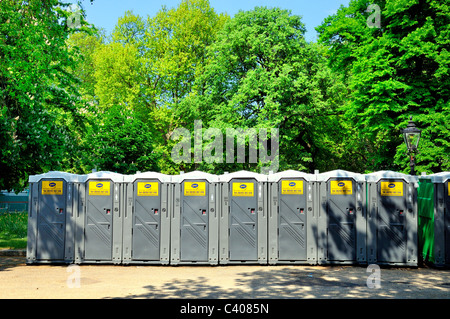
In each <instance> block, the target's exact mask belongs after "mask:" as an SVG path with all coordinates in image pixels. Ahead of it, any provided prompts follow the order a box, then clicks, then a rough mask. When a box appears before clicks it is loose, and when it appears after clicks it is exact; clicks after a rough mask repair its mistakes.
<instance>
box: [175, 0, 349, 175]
mask: <svg viewBox="0 0 450 319" xmlns="http://www.w3.org/2000/svg"><path fill="white" fill-rule="evenodd" d="M304 33H305V27H304V24H303V23H302V21H301V18H300V17H299V16H296V15H292V14H291V13H290V12H289V11H288V10H282V9H279V8H274V9H268V8H265V7H257V8H255V9H254V10H251V11H247V12H244V11H240V12H239V13H238V14H236V15H235V17H234V18H233V19H231V20H230V21H228V22H227V23H226V24H225V26H224V28H223V29H222V31H221V32H219V34H218V37H217V41H216V42H215V43H213V44H212V45H211V46H210V48H209V55H208V59H209V63H208V65H207V66H206V67H205V72H204V74H203V75H202V76H201V77H199V78H198V80H197V82H196V86H195V88H196V90H195V92H194V93H193V94H191V95H190V96H189V97H188V98H186V99H185V101H184V103H183V107H182V108H180V109H179V112H180V115H179V117H180V118H182V119H183V122H182V123H183V125H185V127H188V128H190V129H191V130H192V123H193V120H195V119H201V120H203V124H204V126H205V128H207V127H217V128H220V129H221V130H222V132H223V133H225V129H226V128H227V127H232V128H242V129H245V130H246V129H250V128H253V129H256V130H259V129H260V128H265V129H271V128H277V129H279V136H280V141H279V153H280V166H279V168H280V169H289V168H292V169H300V170H306V171H313V170H314V169H325V168H327V167H330V166H333V164H335V162H336V161H339V160H340V155H339V143H340V142H339V139H340V136H339V131H340V128H339V125H340V123H339V121H338V119H339V114H338V113H337V112H336V108H335V105H336V104H340V103H342V101H341V97H342V94H343V93H342V91H343V89H344V88H343V86H342V85H340V82H339V81H338V79H337V78H336V76H334V74H333V73H332V72H331V71H330V69H329V68H328V67H327V64H326V58H325V56H324V53H325V51H324V50H323V48H322V47H321V46H319V45H317V44H314V43H307V42H306V41H305V39H304ZM330 150H334V151H336V150H337V152H331V151H330ZM247 163H248V161H247ZM261 165H262V163H257V164H247V165H244V166H242V165H238V164H232V165H225V167H224V168H223V169H224V170H228V171H231V170H234V169H238V168H246V169H252V170H257V169H260V167H261ZM211 169H212V168H211Z"/></svg>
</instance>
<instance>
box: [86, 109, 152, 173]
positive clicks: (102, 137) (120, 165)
mask: <svg viewBox="0 0 450 319" xmlns="http://www.w3.org/2000/svg"><path fill="white" fill-rule="evenodd" d="M152 140H153V136H152V132H151V131H150V130H149V127H148V126H147V125H145V124H144V123H143V122H142V121H140V120H139V119H138V118H136V117H135V115H134V112H133V111H132V110H129V109H127V108H124V107H123V106H121V105H113V106H111V107H110V108H108V109H107V110H103V111H100V112H99V113H98V114H97V122H96V123H95V125H92V126H90V127H89V128H88V131H87V137H86V138H85V139H84V140H83V142H82V145H81V148H82V150H83V153H82V154H83V157H82V159H81V162H82V166H83V167H84V168H85V169H86V170H91V169H93V168H95V169H97V170H104V171H112V172H118V173H122V174H134V173H136V171H156V170H158V169H157V164H156V161H157V155H156V153H155V152H153V147H152V144H151V141H152Z"/></svg>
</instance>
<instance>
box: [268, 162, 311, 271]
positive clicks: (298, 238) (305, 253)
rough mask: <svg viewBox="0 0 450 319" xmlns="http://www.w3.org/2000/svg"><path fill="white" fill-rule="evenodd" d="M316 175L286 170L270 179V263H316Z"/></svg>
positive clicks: (270, 176)
mask: <svg viewBox="0 0 450 319" xmlns="http://www.w3.org/2000/svg"><path fill="white" fill-rule="evenodd" d="M315 187H316V186H315V175H312V174H305V173H302V172H298V171H293V170H289V171H284V172H279V173H276V174H270V175H269V176H268V194H269V197H268V201H269V218H268V238H269V260H268V262H269V264H279V263H296V264H310V265H314V264H316V263H317V236H316V234H317V212H316V211H315V207H314V202H315V200H314V197H315Z"/></svg>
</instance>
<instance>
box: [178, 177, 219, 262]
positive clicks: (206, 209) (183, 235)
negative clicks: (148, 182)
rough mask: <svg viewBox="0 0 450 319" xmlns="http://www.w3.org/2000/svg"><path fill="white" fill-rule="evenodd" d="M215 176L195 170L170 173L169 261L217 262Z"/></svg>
mask: <svg viewBox="0 0 450 319" xmlns="http://www.w3.org/2000/svg"><path fill="white" fill-rule="evenodd" d="M217 183H218V177H217V176H216V175H213V174H208V173H204V172H199V171H194V172H189V173H185V174H180V175H177V176H173V177H172V184H173V185H172V187H173V188H174V190H173V211H172V220H171V240H170V247H171V253H170V264H171V265H178V264H212V265H214V264H218V260H219V256H218V250H219V224H218V222H219V218H218V212H217V211H218V209H217V204H218V201H217V186H218V185H217Z"/></svg>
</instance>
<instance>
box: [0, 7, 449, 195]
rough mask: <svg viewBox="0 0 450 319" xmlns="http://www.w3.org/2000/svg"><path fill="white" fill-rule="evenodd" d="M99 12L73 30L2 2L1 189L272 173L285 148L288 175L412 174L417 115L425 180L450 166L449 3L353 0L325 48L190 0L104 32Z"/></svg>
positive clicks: (64, 19)
mask: <svg viewBox="0 0 450 319" xmlns="http://www.w3.org/2000/svg"><path fill="white" fill-rule="evenodd" d="M91 3H92V5H96V4H97V2H95V1H92V0H90V1H86V4H85V3H83V2H79V6H80V7H81V11H79V12H76V17H77V19H78V20H76V22H77V23H76V25H74V23H73V22H74V21H73V17H74V12H73V11H72V9H71V7H70V6H69V4H68V3H66V2H65V1H63V0H48V1H37V0H30V1H27V2H26V4H25V2H21V1H13V0H3V1H1V2H0V111H1V113H0V143H1V148H0V172H1V174H0V188H1V189H9V190H10V189H15V190H21V189H22V188H23V187H25V186H26V184H27V177H28V175H31V174H38V173H42V172H46V171H49V170H65V171H69V172H74V173H87V172H89V171H91V170H92V169H94V168H95V169H97V170H110V171H116V172H120V173H133V172H136V171H148V170H151V171H159V172H163V173H178V172H179V171H180V170H182V171H190V170H194V169H200V170H203V171H206V172H211V173H221V172H224V171H233V170H238V169H247V170H252V171H261V170H262V169H263V168H267V162H265V161H264V160H263V158H262V157H261V154H264V152H266V151H267V149H269V150H270V146H272V147H273V146H275V145H276V146H277V148H278V149H277V152H276V154H277V156H279V157H277V162H276V167H275V169H276V170H285V169H297V170H302V171H306V172H313V171H314V170H315V169H318V170H320V171H326V170H331V169H338V168H340V169H346V170H351V171H356V172H370V171H376V170H384V169H390V170H397V171H403V172H409V168H408V158H407V156H406V149H405V145H404V144H403V140H402V136H401V129H402V128H404V127H406V124H407V121H408V119H409V117H410V116H412V117H413V120H414V121H415V122H416V124H417V125H418V127H419V128H421V129H422V139H421V144H420V146H419V149H420V153H419V154H418V155H417V171H418V172H419V173H420V172H427V173H433V172H439V171H446V170H450V161H449V155H448V154H449V153H450V129H449V128H450V126H449V124H448V123H449V122H450V121H449V120H450V101H449V97H450V74H449V65H450V53H449V52H450V4H448V3H447V2H445V1H439V0H374V1H372V2H370V3H368V2H367V1H364V0H351V1H350V2H349V5H348V6H341V7H340V9H339V10H337V12H336V13H335V14H332V15H330V16H328V17H327V18H326V19H325V20H324V21H323V23H322V24H321V25H320V26H318V27H317V28H316V30H317V31H318V33H319V39H318V41H317V42H308V41H306V40H305V32H306V29H305V25H304V22H303V18H302V17H301V16H298V15H294V14H292V13H291V12H290V11H289V10H287V9H285V8H278V7H273V8H267V7H255V8H254V9H252V10H249V11H240V12H238V13H237V14H236V15H234V16H233V17H230V16H228V15H226V14H221V13H218V12H216V11H215V10H214V8H213V7H211V5H210V3H209V1H208V0H180V2H179V4H178V6H176V7H173V8H168V7H166V6H163V7H162V8H161V10H160V11H159V12H157V13H156V14H155V15H154V16H145V17H144V16H141V15H139V14H136V13H134V12H132V11H126V12H124V14H123V16H122V17H120V18H119V19H118V21H117V23H116V26H115V28H114V30H113V31H112V32H111V34H107V33H106V32H105V31H103V30H101V29H97V28H96V26H94V25H89V24H88V23H87V22H86V21H85V13H84V11H83V5H91ZM275 129H276V132H277V134H276V135H275V133H274V132H275V131H274V130H275ZM233 130H234V131H233ZM180 132H183V133H184V135H185V136H182V135H183V134H180ZM227 132H228V133H229V132H235V133H236V132H238V133H239V132H240V133H243V138H241V139H239V138H236V141H235V140H234V137H233V136H232V139H229V138H228V136H226V135H227ZM260 132H267V134H266V133H264V134H259V133H260ZM181 140H182V141H184V143H185V144H183V145H185V146H186V147H183V149H184V150H185V151H186V152H187V154H184V155H185V157H183V159H185V160H183V161H176V160H174V158H173V155H174V153H176V152H177V151H178V149H179V148H178V147H177V145H178V146H179V145H181V144H179V143H180V141H181ZM230 140H232V144H231V147H232V148H233V150H234V149H235V148H237V147H239V146H241V147H244V149H245V154H239V153H237V152H233V153H231V155H230V150H229V148H230V144H227V143H228V142H230ZM252 148H256V150H254V149H252ZM174 151H175V152H174ZM222 151H223V152H222ZM253 151H255V152H256V153H252V152H253ZM270 153H271V156H272V157H273V156H274V154H272V153H273V152H272V151H271V152H270ZM255 154H256V155H255ZM267 154H268V153H267ZM271 169H273V167H271Z"/></svg>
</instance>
